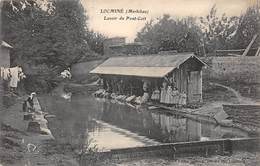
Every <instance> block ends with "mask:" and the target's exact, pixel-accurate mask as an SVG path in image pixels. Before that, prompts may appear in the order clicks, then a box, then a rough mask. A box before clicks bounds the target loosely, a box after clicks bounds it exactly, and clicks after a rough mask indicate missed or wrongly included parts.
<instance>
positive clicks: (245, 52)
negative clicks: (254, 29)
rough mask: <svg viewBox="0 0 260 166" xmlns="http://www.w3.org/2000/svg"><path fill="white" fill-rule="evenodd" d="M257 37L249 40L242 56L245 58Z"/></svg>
mask: <svg viewBox="0 0 260 166" xmlns="http://www.w3.org/2000/svg"><path fill="white" fill-rule="evenodd" d="M257 36H258V35H254V37H253V39H252V40H251V42H250V43H249V45H248V46H247V47H246V49H245V51H244V52H243V54H242V56H246V55H247V53H248V51H249V49H250V48H251V46H252V45H253V44H254V42H255V39H256V38H257Z"/></svg>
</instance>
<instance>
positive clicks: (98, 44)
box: [86, 30, 106, 54]
mask: <svg viewBox="0 0 260 166" xmlns="http://www.w3.org/2000/svg"><path fill="white" fill-rule="evenodd" d="M105 39H106V37H105V36H104V35H102V34H101V33H98V32H94V31H93V30H90V31H88V32H87V35H86V41H87V42H88V45H89V47H90V49H91V50H93V51H95V52H96V53H98V54H103V42H104V40H105Z"/></svg>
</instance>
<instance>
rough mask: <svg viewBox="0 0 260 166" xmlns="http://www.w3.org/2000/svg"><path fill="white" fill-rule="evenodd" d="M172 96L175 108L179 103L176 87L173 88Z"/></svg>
mask: <svg viewBox="0 0 260 166" xmlns="http://www.w3.org/2000/svg"><path fill="white" fill-rule="evenodd" d="M172 96H173V104H174V105H175V106H177V105H178V102H179V91H178V89H177V88H176V87H174V88H173V91H172Z"/></svg>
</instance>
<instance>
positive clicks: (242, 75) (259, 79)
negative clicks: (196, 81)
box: [203, 56, 260, 83]
mask: <svg viewBox="0 0 260 166" xmlns="http://www.w3.org/2000/svg"><path fill="white" fill-rule="evenodd" d="M203 60H204V61H205V62H206V63H207V64H208V65H209V67H208V68H207V69H206V70H205V72H204V76H205V77H206V78H207V77H209V78H212V79H218V80H225V81H232V82H234V81H238V82H244V83H260V57H248V56H246V57H211V58H204V59H203Z"/></svg>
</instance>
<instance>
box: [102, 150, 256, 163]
mask: <svg viewBox="0 0 260 166" xmlns="http://www.w3.org/2000/svg"><path fill="white" fill-rule="evenodd" d="M259 156H260V153H259V152H254V153H250V152H235V153H234V154H233V155H232V156H219V155H217V156H211V157H186V158H180V159H176V160H173V159H167V158H150V159H139V160H134V161H133V160H127V161H121V162H114V163H106V162H105V163H102V164H100V166H105V165H110V166H158V165H160V166H231V165H232V166H257V165H259V164H260V158H259Z"/></svg>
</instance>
